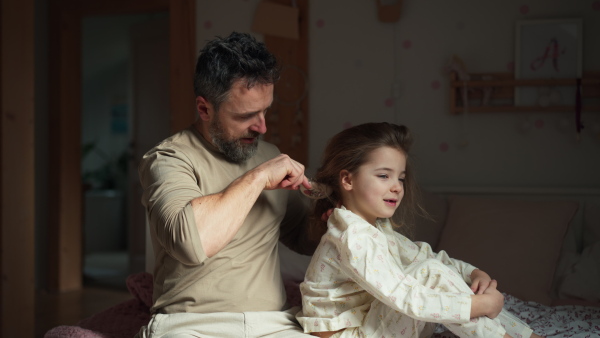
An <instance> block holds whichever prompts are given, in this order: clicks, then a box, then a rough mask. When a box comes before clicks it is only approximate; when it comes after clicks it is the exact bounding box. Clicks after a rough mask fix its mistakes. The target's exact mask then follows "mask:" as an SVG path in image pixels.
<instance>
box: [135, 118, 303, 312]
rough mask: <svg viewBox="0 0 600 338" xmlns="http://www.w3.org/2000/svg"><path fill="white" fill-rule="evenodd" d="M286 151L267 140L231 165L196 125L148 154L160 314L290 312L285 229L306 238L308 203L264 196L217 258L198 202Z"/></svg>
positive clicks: (144, 180) (145, 175) (143, 167)
mask: <svg viewBox="0 0 600 338" xmlns="http://www.w3.org/2000/svg"><path fill="white" fill-rule="evenodd" d="M278 154H279V150H278V149H277V148H276V147H275V146H274V145H271V144H269V143H266V142H263V141H260V142H259V146H258V150H257V152H256V154H255V155H254V156H253V157H252V158H250V159H249V160H248V161H247V162H245V163H243V164H235V163H231V162H229V161H227V160H226V159H225V158H224V157H223V155H222V154H221V153H220V152H219V151H218V150H217V149H216V148H215V147H214V146H212V145H211V144H210V143H208V142H207V141H206V140H205V139H204V138H203V137H202V135H201V134H200V133H198V131H196V130H195V129H194V128H193V127H190V128H188V129H186V130H183V131H181V132H179V133H177V134H175V135H173V136H172V137H170V138H168V139H166V140H165V141H163V142H161V143H160V144H158V145H157V146H156V147H154V148H153V149H151V150H150V151H149V152H148V153H146V154H145V155H144V157H143V159H142V161H141V163H140V167H139V174H140V180H141V184H142V188H143V189H144V193H143V196H142V204H143V205H144V207H145V208H146V212H147V215H148V218H149V221H150V236H151V238H152V246H153V249H154V256H155V268H154V294H153V299H154V306H153V307H152V309H151V311H152V312H153V313H155V312H160V313H177V312H195V313H210V312H244V311H278V310H281V309H282V307H283V306H284V304H285V292H284V287H283V284H282V280H281V275H280V270H279V256H278V252H277V245H278V241H279V239H280V232H281V233H283V235H281V240H282V241H283V242H284V243H286V244H288V243H287V242H286V241H287V240H289V239H298V238H300V237H302V236H299V233H300V232H299V231H301V230H299V229H303V225H304V223H305V222H306V212H305V211H306V210H305V208H304V204H303V203H301V202H300V203H288V198H289V199H290V201H289V202H292V200H296V201H298V200H297V199H296V197H295V196H294V195H299V194H298V193H296V192H290V191H287V190H281V189H279V190H269V191H263V192H262V193H261V194H260V196H259V197H258V199H257V201H256V203H255V204H254V206H253V207H252V209H251V210H250V213H249V214H248V216H247V217H246V220H245V222H244V224H243V225H242V227H241V228H240V230H239V231H238V233H237V234H236V235H235V237H234V238H233V240H232V241H231V242H230V243H229V244H227V246H226V247H225V248H224V249H222V250H221V251H220V252H219V253H217V254H216V255H214V256H213V257H211V258H207V257H206V255H205V253H204V250H203V249H202V245H201V242H200V237H199V234H198V231H197V229H196V225H195V221H196V220H195V218H194V213H193V211H192V207H191V205H190V201H191V200H193V199H194V198H196V197H199V196H205V195H210V194H213V193H216V192H219V191H222V190H223V189H225V188H226V187H227V186H228V185H229V184H230V183H231V182H232V181H233V180H235V179H236V178H238V177H240V176H242V175H243V174H244V173H246V172H247V171H248V170H250V169H252V168H254V167H256V166H258V165H259V164H261V163H263V162H265V161H267V160H269V159H271V158H273V157H276V156H277V155H278ZM298 204H300V205H298ZM286 208H287V215H286ZM284 215H285V216H286V217H285V219H286V221H283V220H284ZM288 219H289V221H288ZM199 221H201V220H199ZM282 221H283V223H282ZM280 224H281V229H280ZM289 246H290V247H292V248H294V244H293V243H290V245H289ZM313 249H314V248H313Z"/></svg>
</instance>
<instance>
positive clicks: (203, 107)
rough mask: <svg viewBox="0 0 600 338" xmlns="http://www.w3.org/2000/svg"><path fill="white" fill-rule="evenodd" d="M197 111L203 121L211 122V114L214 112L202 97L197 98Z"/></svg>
mask: <svg viewBox="0 0 600 338" xmlns="http://www.w3.org/2000/svg"><path fill="white" fill-rule="evenodd" d="M196 110H197V111H198V115H199V116H200V119H201V120H202V121H209V120H210V113H209V112H210V111H211V110H212V105H211V104H210V103H209V102H208V101H207V100H206V99H205V98H203V97H202V96H196Z"/></svg>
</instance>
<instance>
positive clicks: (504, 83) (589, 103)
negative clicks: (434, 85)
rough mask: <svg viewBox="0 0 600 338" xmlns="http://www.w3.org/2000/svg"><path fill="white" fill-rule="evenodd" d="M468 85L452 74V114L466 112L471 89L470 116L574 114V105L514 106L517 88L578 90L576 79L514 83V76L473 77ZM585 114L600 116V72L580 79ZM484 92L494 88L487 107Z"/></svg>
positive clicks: (587, 74) (480, 75)
mask: <svg viewBox="0 0 600 338" xmlns="http://www.w3.org/2000/svg"><path fill="white" fill-rule="evenodd" d="M469 76H470V78H471V79H470V80H469V81H461V80H459V79H458V78H457V76H456V73H454V72H453V73H451V74H450V113H451V114H461V113H463V112H464V111H465V107H464V103H463V102H462V101H463V100H462V91H463V89H464V88H465V87H466V88H467V89H468V101H469V107H468V111H469V113H494V112H498V113H500V112H571V111H575V105H563V106H556V105H554V106H544V107H542V106H515V105H514V96H515V87H521V86H523V87H525V86H530V87H532V86H535V87H547V86H576V85H577V79H574V78H573V79H515V77H514V74H513V73H471V74H469ZM581 87H582V89H581V98H582V102H583V104H582V109H581V110H582V111H589V112H600V72H584V74H583V78H582V79H581ZM484 88H491V95H490V99H489V102H488V104H486V105H482V100H483V96H484V94H483V93H484V91H483V89H484Z"/></svg>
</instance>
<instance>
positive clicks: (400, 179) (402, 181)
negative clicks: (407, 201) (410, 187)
mask: <svg viewBox="0 0 600 338" xmlns="http://www.w3.org/2000/svg"><path fill="white" fill-rule="evenodd" d="M398 181H400V183H402V184H404V182H405V181H406V178H404V177H403V178H399V179H398Z"/></svg>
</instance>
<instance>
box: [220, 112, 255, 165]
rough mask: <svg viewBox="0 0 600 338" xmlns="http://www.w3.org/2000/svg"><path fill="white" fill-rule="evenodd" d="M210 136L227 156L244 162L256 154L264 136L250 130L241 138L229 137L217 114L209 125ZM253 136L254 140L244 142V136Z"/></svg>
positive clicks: (233, 160)
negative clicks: (260, 140) (259, 142)
mask: <svg viewBox="0 0 600 338" xmlns="http://www.w3.org/2000/svg"><path fill="white" fill-rule="evenodd" d="M209 132H210V137H211V139H212V142H213V144H214V145H215V146H217V148H218V149H219V150H220V151H221V152H222V153H223V155H225V157H226V158H227V159H228V160H229V161H231V162H234V163H243V162H246V160H248V159H249V158H250V157H252V156H254V154H255V153H256V150H257V149H258V140H259V139H260V137H261V136H262V135H261V134H260V133H258V132H255V131H254V132H252V131H251V132H249V133H248V134H246V135H243V136H242V137H240V138H236V139H233V140H230V139H228V138H227V135H226V133H225V130H224V129H223V126H222V125H221V122H220V121H219V119H218V118H217V116H215V119H214V120H213V122H211V124H210V127H209ZM249 137H253V138H254V142H252V143H250V144H247V143H242V142H241V139H242V138H249Z"/></svg>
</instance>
